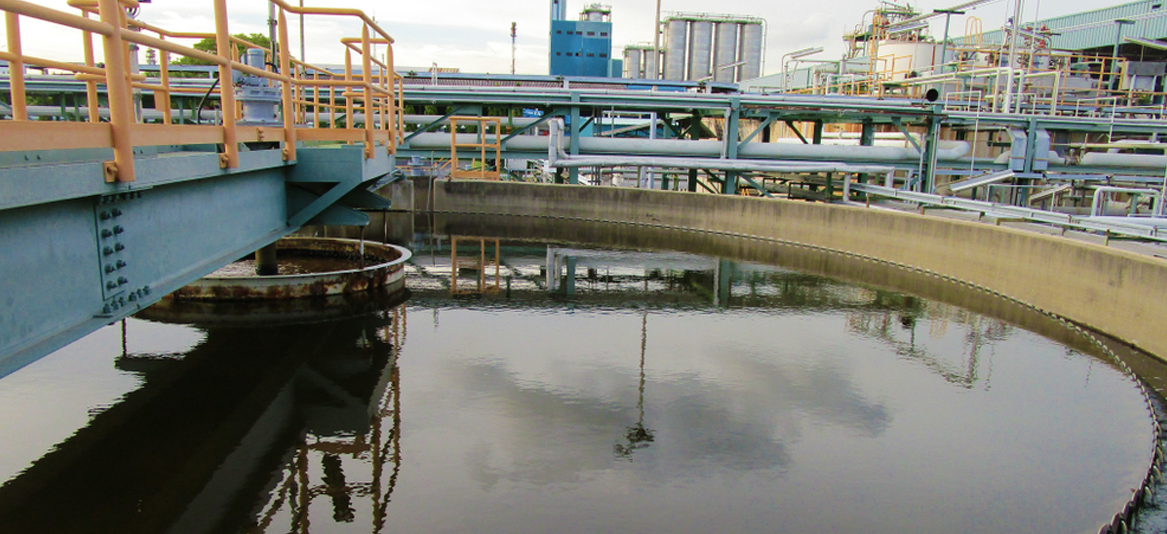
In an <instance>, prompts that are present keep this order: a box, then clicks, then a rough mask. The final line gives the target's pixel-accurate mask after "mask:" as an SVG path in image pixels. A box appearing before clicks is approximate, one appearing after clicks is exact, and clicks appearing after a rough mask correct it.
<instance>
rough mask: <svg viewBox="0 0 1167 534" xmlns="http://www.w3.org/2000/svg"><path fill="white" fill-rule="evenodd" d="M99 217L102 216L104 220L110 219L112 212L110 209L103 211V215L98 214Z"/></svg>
mask: <svg viewBox="0 0 1167 534" xmlns="http://www.w3.org/2000/svg"><path fill="white" fill-rule="evenodd" d="M98 217H101V220H103V221H108V220H109V218H110V214H109V212H108V211H103V212H101V215H98Z"/></svg>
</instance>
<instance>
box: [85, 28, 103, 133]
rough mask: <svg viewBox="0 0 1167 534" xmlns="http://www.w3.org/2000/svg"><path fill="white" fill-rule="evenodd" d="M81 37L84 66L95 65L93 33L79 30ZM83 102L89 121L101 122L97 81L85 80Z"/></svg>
mask: <svg viewBox="0 0 1167 534" xmlns="http://www.w3.org/2000/svg"><path fill="white" fill-rule="evenodd" d="M84 15H85V18H89V12H88V11H86V12H85V13H84ZM81 38H82V44H83V45H84V46H83V48H84V49H85V66H87V67H93V66H96V65H97V62H96V61H95V60H94V59H93V33H92V32H81ZM85 102H86V104H87V105H88V107H89V122H92V123H94V124H97V123H99V122H101V112H100V111H99V110H98V107H99V106H98V101H97V82H95V81H93V80H86V81H85Z"/></svg>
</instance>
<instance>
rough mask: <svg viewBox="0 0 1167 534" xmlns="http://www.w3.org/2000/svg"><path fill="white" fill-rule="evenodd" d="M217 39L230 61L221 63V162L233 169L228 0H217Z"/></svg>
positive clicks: (235, 164)
mask: <svg viewBox="0 0 1167 534" xmlns="http://www.w3.org/2000/svg"><path fill="white" fill-rule="evenodd" d="M109 1H113V0H109ZM215 40H216V41H217V44H218V47H217V49H216V51H217V52H218V53H219V56H220V57H222V58H223V59H226V60H227V61H228V63H227V64H220V65H219V108H220V110H221V111H222V112H223V154H221V155H220V156H219V158H220V159H219V164H220V166H222V167H224V168H229V169H233V168H235V167H238V166H239V145H238V143H237V142H236V136H235V119H236V109H235V90H234V89H235V83H234V80H233V77H232V74H231V72H232V70H231V64H230V63H229V62H230V61H231V60H232V58H233V57H234V54H232V48H234V47H235V45H233V44H231V32H229V31H227V0H215Z"/></svg>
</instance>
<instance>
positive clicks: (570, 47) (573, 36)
mask: <svg viewBox="0 0 1167 534" xmlns="http://www.w3.org/2000/svg"><path fill="white" fill-rule="evenodd" d="M611 57H612V23H611V22H591V21H586V20H553V21H551V74H552V75H553V76H554V75H562V76H608V75H609V73H608V68H609V64H610V61H609V60H610V59H611Z"/></svg>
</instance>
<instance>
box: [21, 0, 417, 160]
mask: <svg viewBox="0 0 1167 534" xmlns="http://www.w3.org/2000/svg"><path fill="white" fill-rule="evenodd" d="M269 1H270V2H271V3H272V4H274V5H275V6H276V7H277V8H278V13H277V19H276V23H277V32H278V38H277V42H276V43H273V45H274V46H275V47H276V49H277V50H278V51H279V53H278V56H277V57H273V58H271V60H272V62H273V63H277V64H278V65H279V70H278V72H276V71H273V70H268V69H265V68H259V67H256V66H251V65H247V64H245V63H243V62H242V61H241V60H240V59H239V58H238V57H236V55H237V54H236V51H235V49H236V46H235V45H241V46H242V47H244V48H248V47H251V48H256V47H258V45H255V44H252V43H248V42H246V41H243V40H242V39H239V38H237V37H234V36H232V35H231V34H230V32H229V31H228V11H227V2H226V0H215V1H214V12H215V18H214V20H215V30H214V32H210V33H207V32H189V31H169V30H166V29H164V28H160V27H157V26H154V25H151V24H148V23H145V22H142V21H138V20H134V19H130V18H129V17H128V16H127V14H126V9H127V8H134V7H137V5H138V2H137V0H69V2H68V3H69V5H70V6H72V7H74V8H77V9H79V10H80V15H77V14H72V13H66V12H62V11H58V10H55V9H52V8H47V7H44V6H40V5H37V4H33V3H30V2H27V1H24V0H0V10H3V11H4V12H5V27H6V30H7V45H8V47H7V48H8V50H7V51H2V52H0V59H3V60H6V61H8V63H9V67H10V72H11V74H10V76H9V79H10V88H11V94H12V112H11V115H12V120H4V121H0V151H4V150H20V149H28V147H29V146H32V143H46V142H47V143H49V144H50V145H51V146H46V147H43V148H82V147H85V148H93V147H100V146H105V147H108V148H112V149H113V151H114V159H113V161H111V162H107V164H106V171H107V172H106V179H107V180H111V181H119V182H129V181H133V180H134V159H133V149H134V146H135V143H137V144H138V145H141V144H150V143H153V142H158V143H161V140H163V139H164V140H165V144H182V143H183V142H184V141H188V140H189V144H195V143H196V142H197V143H199V144H202V143H206V142H207V141H208V137H207V136H208V134H211V135H214V137H213V138H212V139H211V140H212V141H213V142H214V144H219V145H222V146H223V153H222V154H221V155H220V159H221V162H222V164H223V166H225V167H235V166H238V165H239V148H238V143H239V142H248V141H254V140H269V141H270V140H272V136H274V135H278V136H279V139H280V140H281V141H283V144H284V147H283V150H284V157H285V159H287V160H294V159H295V157H296V143H297V140H298V139H299V138H301V137H305V136H306V137H307V138H311V139H312V140H316V141H320V140H323V141H333V142H337V141H339V142H345V143H350V144H351V143H354V142H362V143H364V145H365V154H366V157H369V158H372V157H374V156H375V147H376V146H385V150H386V151H387V152H388V153H390V154H392V153H394V152H396V148H397V143H398V142H399V140H400V139H402V138H403V136H404V135H403V129H404V124H403V121H402V118H401V115H402V103H401V97H402V96H403V85H402V83H401V82H402V80H401V78H400V77H399V76H397V75H396V73H394V72H393V50H392V45H393V38H392V37H391V36H390V35H389V34H388V33H387V32H386V31H385V30H384V29H383V28H381V26H379V25H378V24H377V23H376V22H375V21H373V20H372V19H371V18H370V17H369V16H367V15H366V14H364V13H363V12H361V11H359V10H356V9H334V8H307V7H306V8H301V7H298V6H293V5H290V4H288V3H286V2H284V1H282V0H269ZM288 13H292V14H297V15H307V16H341V17H350V18H356V19H358V20H359V21H360V22H361V37H360V38H345V39H342V41H341V45H342V46H343V47H344V48H345V55H346V72H345V74H344V75H343V76H341V75H338V74H336V73H333V72H330V71H328V70H327V69H325V68H323V67H319V66H315V65H311V64H308V63H305V62H303V61H302V59H301V58H293V57H291V55H290V50H291V46H290V41H289V39H288V28H287V14H288ZM22 16H26V17H31V18H35V19H39V20H42V21H46V22H49V23H52V24H56V25H58V26H63V27H66V28H72V29H75V30H79V31H80V32H81V35H82V44H83V55H84V63H83V64H74V63H67V62H63V61H57V60H52V59H47V58H40V57H35V56H26V55H24V54H23V50H22V47H21V34H20V17H22ZM93 16H96V17H97V18H96V19H94V18H91V17H93ZM151 34H152V35H151ZM94 35H98V36H101V38H102V50H103V58H104V65H102V66H98V64H97V63H96V59H97V58H96V54H95V53H94V50H93V48H94V47H93V36H94ZM208 37H210V38H213V39H214V40H215V43H216V50H215V51H214V52H204V51H202V50H198V49H195V48H193V47H190V46H184V45H183V44H179V43H178V42H177V41H182V40H192V39H194V40H197V39H205V38H208ZM130 44H136V45H139V46H142V47H145V48H147V49H153V50H155V51H157V52H158V56H159V58H160V60H161V65H160V66H159V77H158V78H150V79H149V80H147V78H146V77H145V76H142V75H140V74H134V73H131V72H130V71H129V65H130V61H129V60H130V55H129V50H130V48H129V47H130ZM372 45H386V49H385V52H384V53H385V56H384V57H383V58H380V57H373V54H372ZM353 53H356V54H357V55H358V57H357V58H355V59H356V60H357V61H360V62H361V67H362V70H363V72H362V73H361V75H360V76H359V77H354V76H353V73H352V61H353V60H354V58H352V54H353ZM173 54H177V55H179V56H183V57H189V58H194V59H198V60H202V61H204V62H206V63H209V64H211V65H213V66H217V67H218V75H219V79H220V80H231V79H232V74H233V72H241V73H244V74H248V75H252V76H258V77H262V78H265V79H267V80H269V82H270V83H272V84H279V87H280V101H281V107H282V109H283V125H282V128H281V127H243V126H238V125H237V124H236V120H235V119H236V118H237V117H238V116H239V112H240V110H239V109H238V107H237V105H236V103H235V99H234V91H233V84H231V83H224V84H222V85H223V86H221V87H218V88H217V89H215V90H210V91H207V90H206V89H203V88H198V87H191V86H189V85H185V86H176V85H174V84H173V80H174V78H173V76H171V73H172V71H171V69H170V65H169V63H170V59H171V56H172V55H173ZM373 65H376V66H377V67H378V68H379V69H380V70H381V72H380V73H377V74H374V73H373V71H372V68H373ZM25 66H34V67H40V68H48V69H54V70H58V71H64V72H70V73H72V74H73V75H74V78H75V79H77V80H80V81H83V82H85V86H86V99H87V102H88V110H89V113H88V123H87V124H74V125H72V126H70V125H62V124H59V123H58V124H55V125H51V126H50V124H51V123H45V122H40V121H28V120H27V119H28V105H27V84H26V80H25V75H24V68H25ZM100 87H103V88H104V92H105V96H106V98H107V100H108V102H109V115H110V119H109V122H108V123H102V122H101V113H100V111H99V109H100V106H99V104H100V102H99V100H98V97H99V88H100ZM204 87H205V86H204ZM338 88H339V89H341V91H340V93H341V94H340V95H337V93H338V91H337V89H338ZM309 89H311V91H309ZM322 89H323V90H322ZM134 90H139V91H150V92H152V93H153V95H154V101H155V102H154V105H155V108H156V109H158V110H159V111H160V112H161V113H162V122H163V125H162V126H159V125H148V124H143V123H142V122H141V120H140V119H139V118H136V117H135V112H134V105H133V98H134V95H133V93H132V91H134ZM202 92H206V94H208V95H217V97H218V99H219V102H220V108H221V111H222V117H223V122H222V124H221V125H220V126H217V127H208V126H185V125H184V126H172V123H173V117H172V113H171V108H170V97H171V95H172V94H197V93H202ZM338 96H339V97H340V98H343V99H344V104H343V105H344V109H345V110H346V113H347V121H346V125H345V127H342V128H335V126H336V125H335V124H331V123H332V121H329V122H330V124H329V126H330V128H328V129H327V131H325V130H320V129H319V128H318V126H319V124H320V118H321V117H320V110H321V109H325V110H335V109H337V108H338V107H339V106H338V105H337V103H336V100H335V99H336V98H337V97H338ZM357 101H359V102H360V106H361V108H360V109H361V111H363V112H364V114H365V120H364V123H363V124H362V125H360V126H359V127H358V126H357V124H356V122H355V119H354V116H353V111H354V110H355V107H354V106H355V103H356V102H357ZM309 112H311V114H309ZM309 119H311V121H310V123H308V124H306V121H308V120H309ZM143 128H147V129H148V130H143ZM158 128H169V129H167V130H164V132H165V134H163V133H162V132H163V130H159V129H158ZM208 128H210V130H208ZM306 130H318V131H313V132H311V134H308V133H306ZM147 131H148V132H149V135H147V134H146V133H145V132H147ZM215 131H217V132H218V134H214V132H215ZM184 132H185V133H184ZM301 132H304V133H303V135H301ZM358 132H360V134H359V135H354V134H357V133H358ZM4 141H11V142H4Z"/></svg>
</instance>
